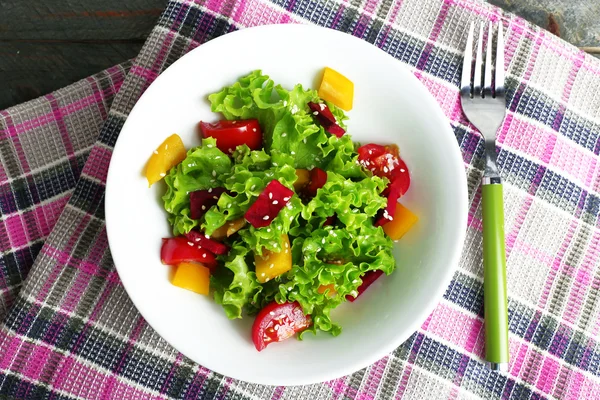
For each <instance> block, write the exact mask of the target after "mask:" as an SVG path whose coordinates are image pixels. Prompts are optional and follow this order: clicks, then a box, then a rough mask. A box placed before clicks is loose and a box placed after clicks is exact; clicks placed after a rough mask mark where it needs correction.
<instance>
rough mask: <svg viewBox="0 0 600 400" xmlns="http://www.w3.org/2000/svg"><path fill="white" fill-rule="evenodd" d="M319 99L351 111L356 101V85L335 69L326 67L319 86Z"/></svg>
mask: <svg viewBox="0 0 600 400" xmlns="http://www.w3.org/2000/svg"><path fill="white" fill-rule="evenodd" d="M318 93H319V97H320V98H322V99H323V100H327V101H330V102H332V103H333V104H335V105H336V106H338V107H339V108H341V109H343V110H346V111H350V110H352V102H353V100H354V83H353V82H352V81H351V80H350V79H348V78H346V77H345V76H344V75H342V74H340V73H339V72H337V71H336V70H334V69H331V68H329V67H325V70H324V71H323V80H322V81H321V85H320V86H319V91H318Z"/></svg>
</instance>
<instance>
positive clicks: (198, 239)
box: [194, 237, 202, 242]
mask: <svg viewBox="0 0 600 400" xmlns="http://www.w3.org/2000/svg"><path fill="white" fill-rule="evenodd" d="M201 239H202V238H199V237H197V238H196V239H194V242H199V241H200V240H201Z"/></svg>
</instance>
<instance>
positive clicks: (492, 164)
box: [483, 139, 502, 185]
mask: <svg viewBox="0 0 600 400" xmlns="http://www.w3.org/2000/svg"><path fill="white" fill-rule="evenodd" d="M496 159H497V156H496V143H495V141H494V140H489V139H488V140H486V141H485V170H484V172H483V184H484V185H487V184H493V183H502V179H501V178H500V173H499V172H498V165H497V163H496Z"/></svg>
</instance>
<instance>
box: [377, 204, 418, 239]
mask: <svg viewBox="0 0 600 400" xmlns="http://www.w3.org/2000/svg"><path fill="white" fill-rule="evenodd" d="M418 220H419V218H418V217H417V216H416V215H415V214H413V213H412V211H410V210H409V209H408V208H406V207H404V206H403V205H402V204H400V203H398V204H397V205H396V212H395V213H394V219H393V220H391V221H390V222H388V223H387V224H385V225H383V231H384V232H385V233H386V234H387V235H388V236H389V237H390V239H392V240H398V239H400V238H401V237H402V236H404V234H405V233H406V232H408V231H409V230H410V228H412V226H413V225H414V224H416V223H417V221H418Z"/></svg>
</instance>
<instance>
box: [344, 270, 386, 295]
mask: <svg viewBox="0 0 600 400" xmlns="http://www.w3.org/2000/svg"><path fill="white" fill-rule="evenodd" d="M381 275H383V271H382V270H380V269H377V270H374V271H367V272H365V274H364V275H363V276H362V277H361V279H362V284H361V285H360V286H359V287H358V289H356V291H357V292H358V294H357V295H356V297H352V296H351V295H347V296H346V300H348V301H354V300H356V299H358V298H359V297H360V295H361V294H363V293H364V291H365V290H367V288H368V287H369V286H371V284H372V283H373V282H375V281H376V280H377V279H379V277H380V276H381Z"/></svg>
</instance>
